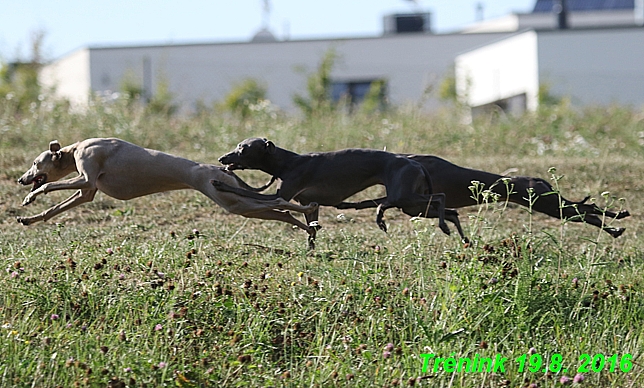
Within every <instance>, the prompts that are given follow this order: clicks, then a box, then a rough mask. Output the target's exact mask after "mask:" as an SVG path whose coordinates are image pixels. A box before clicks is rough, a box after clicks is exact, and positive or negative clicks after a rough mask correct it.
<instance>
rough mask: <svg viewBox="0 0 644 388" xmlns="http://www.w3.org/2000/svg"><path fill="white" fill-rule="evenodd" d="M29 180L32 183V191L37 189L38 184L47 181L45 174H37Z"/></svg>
mask: <svg viewBox="0 0 644 388" xmlns="http://www.w3.org/2000/svg"><path fill="white" fill-rule="evenodd" d="M31 182H32V183H33V184H34V185H33V187H32V188H31V191H34V190H36V189H38V188H39V187H40V186H42V185H44V184H45V183H47V175H44V174H43V175H38V176H36V177H35V178H34V179H33V180H32V181H31Z"/></svg>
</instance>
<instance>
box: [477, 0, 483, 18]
mask: <svg viewBox="0 0 644 388" xmlns="http://www.w3.org/2000/svg"><path fill="white" fill-rule="evenodd" d="M484 11H485V6H484V5H483V3H480V2H479V3H476V21H477V22H480V21H483V19H485V14H484Z"/></svg>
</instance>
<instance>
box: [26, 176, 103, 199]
mask: <svg viewBox="0 0 644 388" xmlns="http://www.w3.org/2000/svg"><path fill="white" fill-rule="evenodd" d="M56 190H96V189H95V187H94V184H93V183H91V182H90V181H89V180H88V179H87V178H85V176H83V175H79V176H77V177H75V178H71V179H67V180H64V181H58V182H49V183H45V184H44V185H42V186H40V187H39V188H37V189H36V190H34V191H32V192H30V193H29V194H27V196H26V197H25V199H24V200H23V201H22V206H27V205H29V204H30V203H32V202H33V201H35V200H36V197H37V196H39V195H40V194H47V193H49V192H50V191H56ZM70 198H71V197H70Z"/></svg>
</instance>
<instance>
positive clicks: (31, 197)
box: [22, 193, 36, 206]
mask: <svg viewBox="0 0 644 388" xmlns="http://www.w3.org/2000/svg"><path fill="white" fill-rule="evenodd" d="M35 200H36V196H35V195H33V193H29V195H27V196H26V197H25V199H23V200H22V206H27V205H29V204H30V203H32V202H33V201H35Z"/></svg>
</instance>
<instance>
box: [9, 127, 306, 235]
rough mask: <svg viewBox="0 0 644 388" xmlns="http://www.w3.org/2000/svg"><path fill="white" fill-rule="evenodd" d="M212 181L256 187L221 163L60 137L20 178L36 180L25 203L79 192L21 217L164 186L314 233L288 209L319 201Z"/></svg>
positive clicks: (104, 141)
mask: <svg viewBox="0 0 644 388" xmlns="http://www.w3.org/2000/svg"><path fill="white" fill-rule="evenodd" d="M73 172H77V173H78V176H76V177H74V178H70V179H66V180H62V181H58V180H59V179H62V178H64V177H65V176H67V175H68V174H71V173H73ZM212 180H217V181H224V182H226V183H227V184H229V185H232V186H234V187H241V188H245V189H250V190H254V189H253V188H252V187H250V186H248V185H246V184H245V183H244V182H243V181H242V180H241V179H240V178H239V177H237V176H236V175H235V174H232V173H230V172H226V171H225V170H224V168H222V167H218V166H214V165H210V164H200V163H196V162H193V161H191V160H188V159H184V158H180V157H177V156H173V155H170V154H166V153H163V152H160V151H155V150H150V149H146V148H142V147H139V146H137V145H134V144H132V143H128V142H126V141H123V140H120V139H87V140H84V141H81V142H78V143H75V144H72V145H69V146H67V147H64V148H61V146H60V144H59V143H58V141H52V142H51V143H49V151H45V152H43V153H41V154H40V155H39V156H38V157H37V158H36V160H34V163H33V165H32V166H31V168H30V169H29V170H28V171H27V172H25V173H24V175H23V176H22V177H20V179H19V180H18V182H19V183H21V184H23V185H29V184H32V183H33V188H32V190H31V192H30V193H29V194H28V195H27V196H26V197H25V199H24V201H23V202H22V205H23V206H25V205H28V204H30V203H32V202H33V201H34V200H35V199H36V197H37V196H38V195H40V194H46V193H48V192H50V191H55V190H78V191H77V192H76V193H74V194H73V195H72V196H71V197H69V198H67V199H66V200H64V201H63V202H61V203H59V204H58V205H56V206H53V207H52V208H50V209H47V210H45V211H44V212H42V213H40V214H37V215H35V216H32V217H18V218H17V220H18V222H20V223H22V224H23V225H29V224H32V223H34V222H38V221H47V220H49V219H50V218H52V217H54V216H55V215H57V214H59V213H62V212H64V211H66V210H69V209H71V208H73V207H75V206H78V205H81V204H83V203H86V202H91V201H92V200H93V199H94V195H96V192H97V191H98V190H100V191H102V192H103V193H105V194H107V195H109V196H110V197H113V198H116V199H121V200H128V199H132V198H136V197H142V196H144V195H148V194H153V193H159V192H163V191H170V190H180V189H194V190H198V191H200V192H201V193H203V194H204V195H206V196H207V197H208V198H210V199H212V200H213V201H215V203H217V205H219V206H221V207H223V208H224V209H226V210H228V211H229V212H231V213H235V214H239V215H242V216H244V217H248V218H260V219H265V220H277V221H282V222H287V223H290V224H293V225H296V226H298V227H299V228H302V229H304V230H306V231H307V232H308V233H309V234H314V233H315V230H314V228H313V227H309V226H307V225H305V224H304V223H302V222H300V221H298V220H297V219H295V218H294V217H293V216H292V215H291V214H290V213H289V212H288V210H293V211H296V212H300V213H304V214H309V213H311V212H314V211H316V210H317V209H318V206H317V204H315V203H313V204H310V205H307V206H300V205H296V204H294V203H290V202H288V201H286V200H284V199H282V198H276V199H272V200H258V199H253V198H248V197H242V196H239V195H236V194H233V193H227V192H223V191H219V190H217V189H216V188H215V187H214V186H213V185H212V183H211V181H212ZM56 181H58V182H56Z"/></svg>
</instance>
